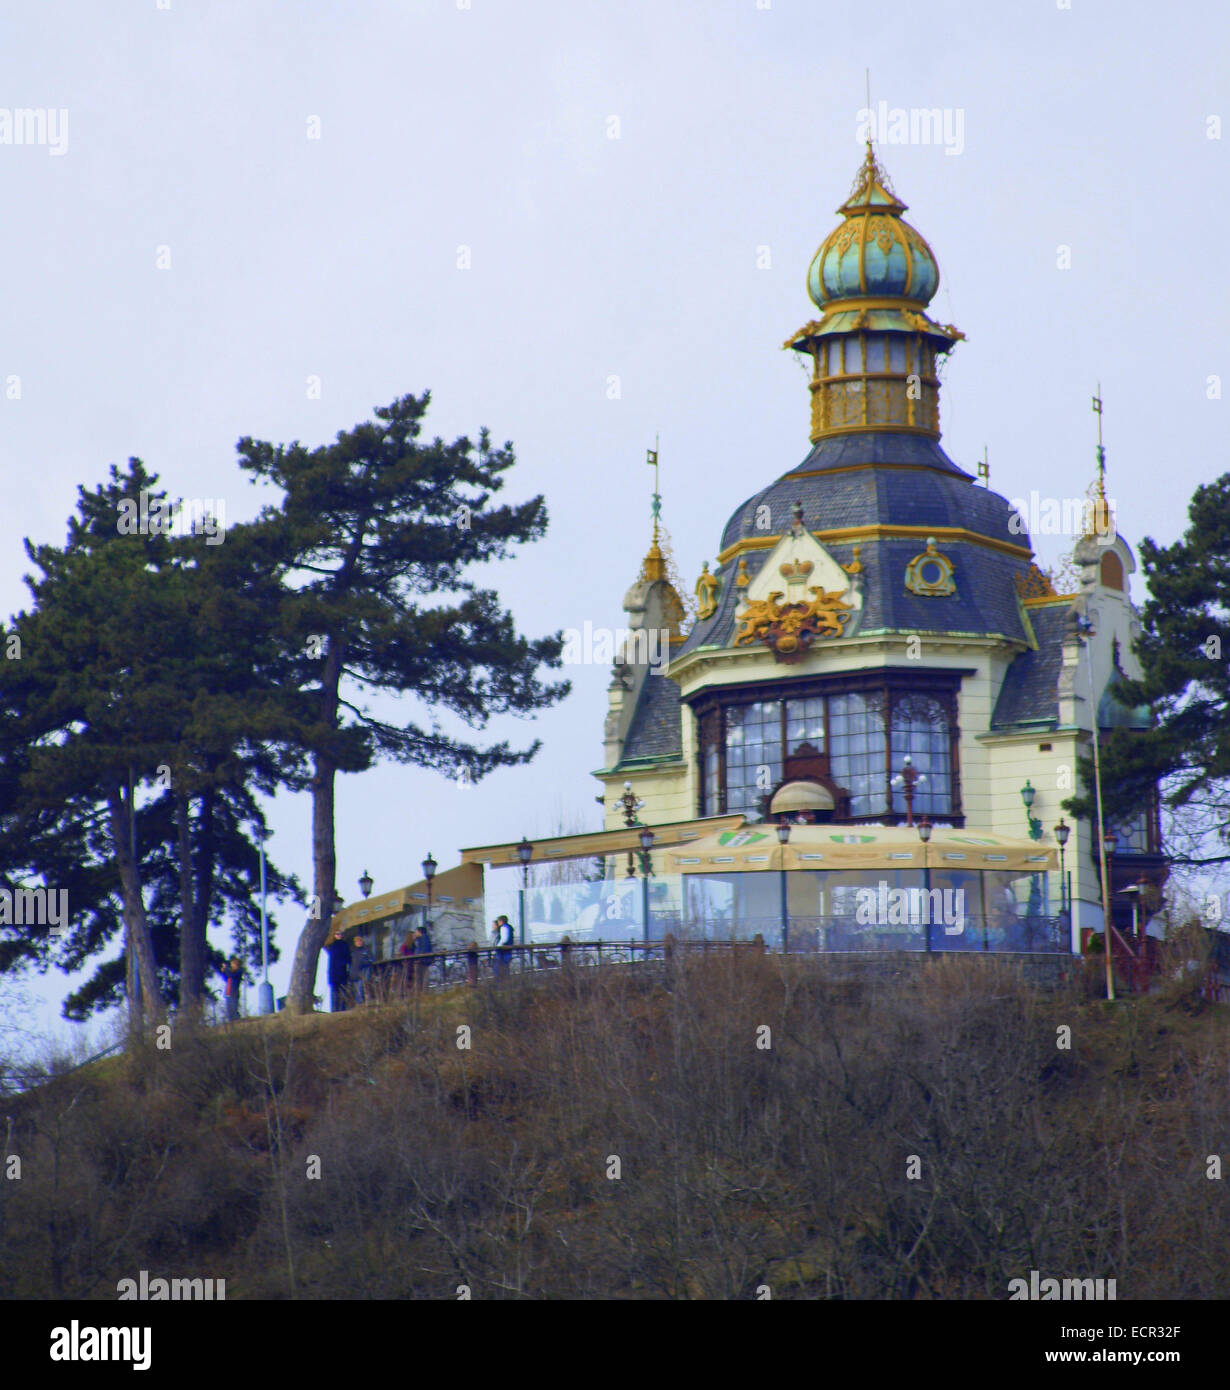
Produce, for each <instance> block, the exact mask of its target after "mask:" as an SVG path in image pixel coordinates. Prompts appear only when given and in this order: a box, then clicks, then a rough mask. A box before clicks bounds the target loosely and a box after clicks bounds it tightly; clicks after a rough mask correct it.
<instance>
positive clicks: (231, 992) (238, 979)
mask: <svg viewBox="0 0 1230 1390" xmlns="http://www.w3.org/2000/svg"><path fill="white" fill-rule="evenodd" d="M221 975H222V978H223V980H224V981H225V983H224V985H223V988H222V992H223V995H224V997H225V999H226V1021H227V1022H228V1023H234V1021H235V1020H236V1019H237V1018H238V1017H239V988H240V986H241V985H242V983H243V965H242V964H241V963H240V960H239V957H238V956H232V957H231V958H230V960H228V961H227V962H226V964H225V965H224V966H222V968H221Z"/></svg>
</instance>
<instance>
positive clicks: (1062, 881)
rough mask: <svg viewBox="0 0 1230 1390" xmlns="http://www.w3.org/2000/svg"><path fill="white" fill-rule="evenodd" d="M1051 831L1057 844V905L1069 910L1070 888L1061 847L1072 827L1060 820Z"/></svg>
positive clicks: (1070, 902)
mask: <svg viewBox="0 0 1230 1390" xmlns="http://www.w3.org/2000/svg"><path fill="white" fill-rule="evenodd" d="M1053 833H1054V836H1055V841H1056V843H1057V844H1058V845H1059V906H1060V908H1061V909H1062V910H1063V911H1065V912H1071V911H1072V890H1071V885H1070V884H1069V883H1068V876H1067V873H1066V872H1065V870H1064V866H1063V847H1064V846H1065V845H1066V844H1067V843H1068V836H1069V835H1070V834H1071V833H1072V827H1071V826H1070V825H1069V824H1068V823H1067V821H1065V820H1060V822H1059V824H1058V825H1057V826H1056V827H1055V829H1054V832H1053Z"/></svg>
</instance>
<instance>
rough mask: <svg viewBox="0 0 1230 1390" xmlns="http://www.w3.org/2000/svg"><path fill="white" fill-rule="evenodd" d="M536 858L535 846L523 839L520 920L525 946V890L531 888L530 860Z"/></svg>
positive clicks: (518, 856)
mask: <svg viewBox="0 0 1230 1390" xmlns="http://www.w3.org/2000/svg"><path fill="white" fill-rule="evenodd" d="M533 857H534V846H533V845H532V844H531V843H530V842H529V840H527V839H526V838H525V836H524V835H522V837H521V843H520V844H519V845H518V846H517V858H518V859H520V861H521V918H520V931H519V936H520V942H519V944H520V945H522V946H524V945H525V890H526V889H527V888H528V887H529V886H530V860H531V859H533Z"/></svg>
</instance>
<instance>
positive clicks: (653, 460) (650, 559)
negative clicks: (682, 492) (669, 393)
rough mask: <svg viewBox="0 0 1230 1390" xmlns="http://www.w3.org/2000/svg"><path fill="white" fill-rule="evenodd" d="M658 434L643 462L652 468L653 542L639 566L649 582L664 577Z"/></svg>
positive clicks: (664, 560) (664, 559) (664, 562)
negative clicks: (660, 527)
mask: <svg viewBox="0 0 1230 1390" xmlns="http://www.w3.org/2000/svg"><path fill="white" fill-rule="evenodd" d="M658 442H659V440H658V436H657V435H656V434H655V435H654V437H653V448H652V449H646V451H645V455H646V457H645V462H646V463H647V464H648V465H649V466H650V468H652V469H653V501H652V502H651V503H650V509H651V510H652V512H653V542H652V544H651V545H650V547H649V553H648V554H647V555H646V556H645V563H644V564H643V565H642V566H641V574H642V576H643V577H644V578H645V579H647V580H649V581H650V582H651V583H652V581H654V580H655V579H665V578H666V557H665V556H664V555H663V554H662V547H661V546H660V545H659V544H658V541H659V518H660V517H661V515H662V495H661V493H660V492H659V491H658Z"/></svg>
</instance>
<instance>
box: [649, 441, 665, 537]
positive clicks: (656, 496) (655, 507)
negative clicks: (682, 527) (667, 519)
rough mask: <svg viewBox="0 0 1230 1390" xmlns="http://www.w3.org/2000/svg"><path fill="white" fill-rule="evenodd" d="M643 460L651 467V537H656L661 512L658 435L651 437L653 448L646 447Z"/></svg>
mask: <svg viewBox="0 0 1230 1390" xmlns="http://www.w3.org/2000/svg"><path fill="white" fill-rule="evenodd" d="M645 454H646V457H645V462H646V463H647V464H648V465H649V466H650V468H652V469H653V501H652V503H651V504H650V510H651V511H652V512H653V538H654V541H655V542H656V541H657V539H658V517H659V516H661V514H662V494H661V493H660V492H659V490H658V436H657V435H656V434H655V435H654V437H653V448H652V449H646V451H645Z"/></svg>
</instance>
